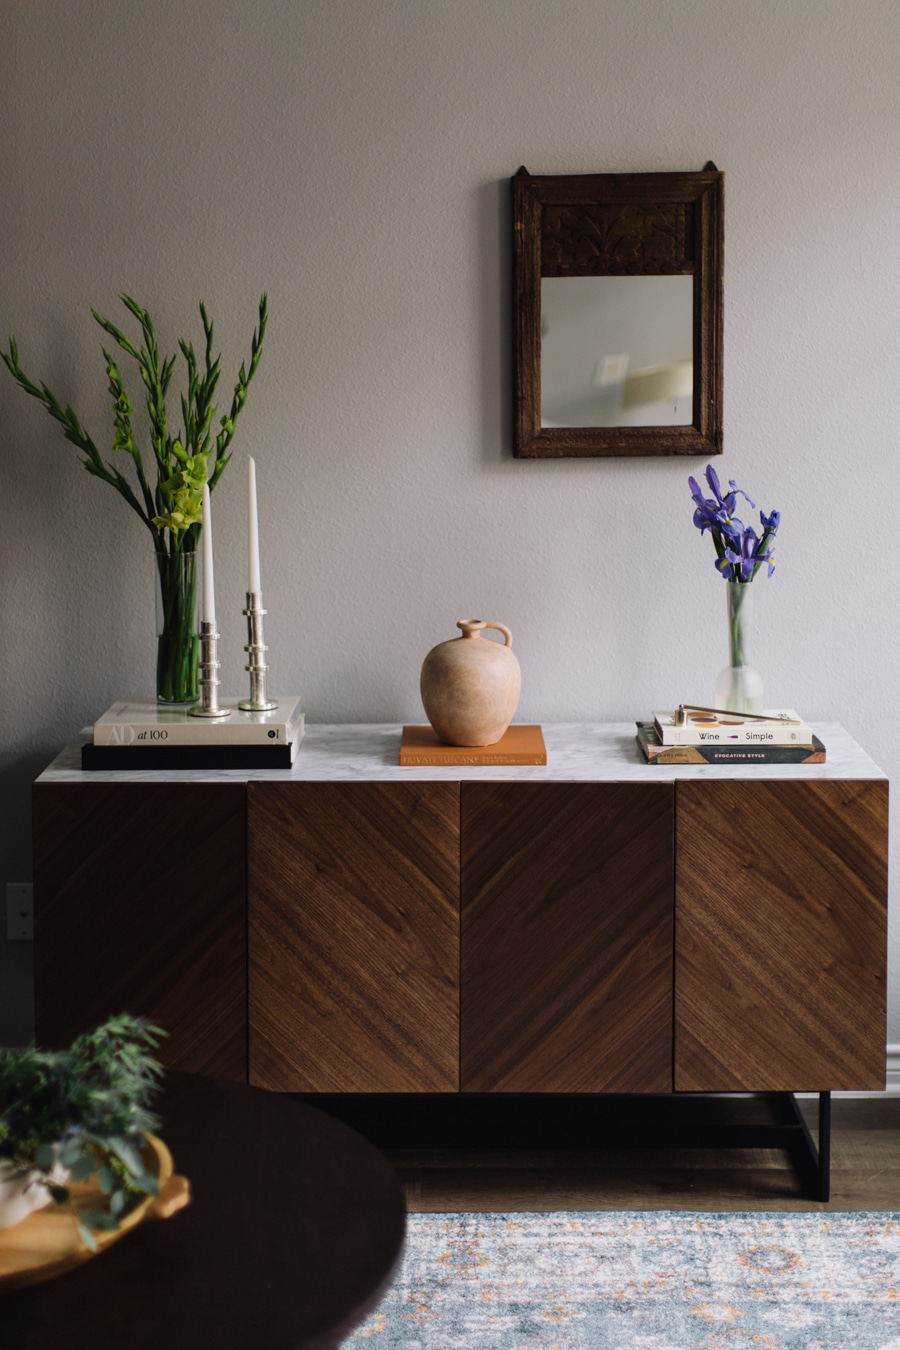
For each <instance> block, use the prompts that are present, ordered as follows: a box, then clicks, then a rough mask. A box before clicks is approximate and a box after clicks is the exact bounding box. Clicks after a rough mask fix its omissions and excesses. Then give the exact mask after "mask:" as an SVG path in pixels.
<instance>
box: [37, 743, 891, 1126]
mask: <svg viewBox="0 0 900 1350" xmlns="http://www.w3.org/2000/svg"><path fill="white" fill-rule="evenodd" d="M815 730H816V731H817V734H819V735H820V737H821V739H822V740H823V741H824V743H825V745H826V748H827V753H828V762H827V763H826V764H824V765H791V766H782V765H761V766H757V765H750V766H746V765H741V766H737V765H730V766H728V767H727V768H723V767H718V766H712V765H702V766H677V767H672V766H665V767H664V766H652V767H651V766H647V765H644V764H643V763H642V762H641V761H640V759H639V757H638V753H637V750H636V749H635V746H634V727H633V725H632V724H621V725H599V724H589V725H580V724H579V725H574V724H562V725H548V726H545V727H544V737H545V741H546V744H547V752H548V754H547V757H548V763H547V765H546V766H542V767H538V766H534V767H531V766H529V767H518V766H517V767H515V768H513V767H510V768H505V767H501V768H497V767H491V768H490V769H484V768H465V767H462V768H461V767H453V768H440V767H438V768H434V767H427V768H426V767H421V768H403V769H401V768H399V766H398V764H397V754H398V749H399V739H400V727H399V726H391V725H377V726H373V725H364V726H330V727H329V726H311V727H309V728H308V729H307V736H306V740H305V741H304V743H303V747H302V749H301V751H300V753H299V755H298V759H297V763H296V764H295V765H294V767H293V769H291V770H284V771H271V772H268V773H265V774H261V773H249V772H244V773H241V772H236V771H235V772H220V771H217V772H210V773H198V772H188V771H182V772H178V773H171V774H165V775H163V774H159V773H152V772H151V773H138V772H124V773H117V774H112V773H90V774H88V773H83V772H82V771H81V770H80V768H79V767H78V765H79V759H78V748H79V746H80V743H81V742H80V741H76V742H73V744H72V746H70V747H68V749H67V750H66V751H65V752H64V753H63V755H61V756H60V757H59V758H58V759H57V760H56V761H54V763H53V764H52V765H51V766H50V768H49V769H48V770H47V771H46V772H45V773H44V774H42V775H41V777H40V778H39V779H38V780H37V782H36V784H35V786H34V848H35V870H34V879H35V993H36V1023H37V1037H38V1041H39V1043H41V1044H45V1045H48V1046H50V1045H53V1044H56V1043H59V1042H62V1041H68V1040H70V1039H71V1037H72V1036H73V1035H74V1034H75V1033H76V1032H77V1031H79V1030H81V1029H83V1028H84V1027H86V1026H88V1025H90V1024H92V1023H95V1022H97V1021H99V1020H100V1019H101V1018H102V1017H104V1016H106V1015H107V1014H108V1013H110V1012H114V1011H120V1010H122V1009H128V1010H129V1011H131V1012H134V1013H144V1014H147V1015H148V1016H151V1017H153V1018H155V1019H157V1020H159V1021H160V1022H161V1023H162V1024H163V1025H164V1026H166V1027H167V1028H168V1030H169V1032H170V1037H169V1040H168V1042H167V1045H166V1057H167V1061H168V1063H169V1064H170V1065H171V1066H172V1067H175V1068H181V1069H187V1070H191V1071H194V1072H199V1073H211V1074H216V1075H218V1076H225V1077H230V1078H233V1079H235V1080H239V1081H249V1082H250V1083H251V1084H253V1085H255V1086H259V1087H264V1088H268V1089H271V1090H275V1091H281V1092H297V1093H313V1094H318V1093H322V1094H334V1093H352V1094H366V1093H403V1094H407V1093H463V1094H485V1093H507V1094H509V1093H517V1094H528V1093H541V1094H589V1093H590V1094H594V1093H603V1094H658V1093H712V1092H716V1093H718V1092H752V1093H793V1092H795V1091H813V1092H818V1093H820V1094H827V1093H830V1092H831V1091H833V1090H840V1089H858V1090H859V1089H869V1090H871V1089H876V1090H877V1089H882V1088H883V1087H884V1075H885V1038H886V1011H885V1004H886V1000H885V983H886V929H887V805H888V783H887V779H886V777H885V775H884V774H883V773H882V771H881V770H880V769H879V768H878V767H877V766H876V765H875V764H874V763H873V762H872V760H871V759H869V757H868V756H867V755H866V754H865V753H864V752H863V751H862V750H861V749H860V747H859V746H858V745H856V743H855V742H854V741H853V740H852V739H851V737H850V736H849V735H848V734H847V733H846V732H845V731H844V730H843V728H842V727H840V726H839V725H838V724H826V725H823V726H817V727H816V728H815ZM822 1103H823V1110H824V1111H825V1115H826V1116H827V1099H826V1098H825V1097H823V1098H822ZM823 1120H824V1124H823V1133H824V1134H825V1135H826V1136H827V1119H825V1118H824V1117H823Z"/></svg>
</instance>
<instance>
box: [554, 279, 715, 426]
mask: <svg viewBox="0 0 900 1350" xmlns="http://www.w3.org/2000/svg"><path fill="white" fill-rule="evenodd" d="M693 311H694V279H693V277H692V276H683V275H682V276H640V277H629V276H625V277H542V278H541V426H543V427H655V426H690V424H691V421H692V419H693V392H694V357H693V349H694V344H693Z"/></svg>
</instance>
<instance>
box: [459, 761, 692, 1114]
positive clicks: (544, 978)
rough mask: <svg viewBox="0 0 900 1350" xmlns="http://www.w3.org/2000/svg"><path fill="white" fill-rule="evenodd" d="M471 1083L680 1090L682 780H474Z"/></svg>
mask: <svg viewBox="0 0 900 1350" xmlns="http://www.w3.org/2000/svg"><path fill="white" fill-rule="evenodd" d="M461 791H462V813H461V814H462V937H461V941H462V961H461V971H462V974H461V989H462V1030H461V1068H460V1078H461V1086H462V1089H463V1091H468V1092H670V1091H671V1089H672V941H673V934H672V904H673V894H672V888H673V855H672V840H673V800H674V789H673V787H672V785H671V784H660V783H654V784H649V783H648V784H646V785H643V784H630V783H485V784H481V783H464V784H463V785H462V789H461Z"/></svg>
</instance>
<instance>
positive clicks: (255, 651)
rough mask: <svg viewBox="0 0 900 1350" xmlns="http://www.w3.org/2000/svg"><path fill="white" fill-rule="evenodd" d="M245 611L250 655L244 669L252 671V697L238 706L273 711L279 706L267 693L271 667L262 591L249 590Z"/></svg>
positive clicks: (244, 699)
mask: <svg viewBox="0 0 900 1350" xmlns="http://www.w3.org/2000/svg"><path fill="white" fill-rule="evenodd" d="M243 612H244V614H246V616H247V639H248V640H247V644H246V646H245V647H244V651H245V652H247V654H248V655H249V657H250V660H249V662H248V664H247V665H246V666H245V667H244V669H245V670H248V671H249V672H250V697H249V698H242V699H241V701H240V703H239V704H238V707H239V708H241V709H242V710H243V711H244V712H271V711H272V709H273V708H277V707H278V702H277V700H275V699H271V698H269V697H268V696H267V694H266V671H267V670H268V669H269V667H268V666H267V665H266V659H265V658H266V652H267V651H268V650H269V649H268V647H267V646H266V644H265V642H264V641H263V615H264V614H265V613H266V611H265V610H264V609H263V607H262V591H248V592H247V608H246V609H245V610H244V611H243Z"/></svg>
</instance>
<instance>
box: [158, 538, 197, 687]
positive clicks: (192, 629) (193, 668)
mask: <svg viewBox="0 0 900 1350" xmlns="http://www.w3.org/2000/svg"><path fill="white" fill-rule="evenodd" d="M199 570H200V569H199V565H198V553H197V552H196V551H195V550H183V549H177V550H173V551H172V552H171V553H170V552H167V551H166V549H165V548H161V549H159V550H158V551H157V554H156V698H157V701H158V702H159V703H196V702H197V700H198V698H199V697H200V675H199V661H200V639H199V636H198V628H197V578H198V576H199Z"/></svg>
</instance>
